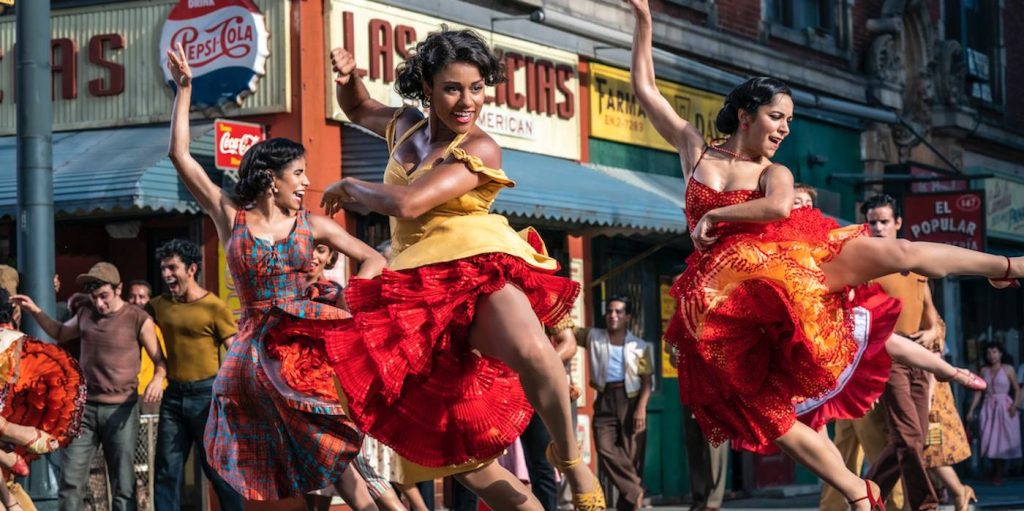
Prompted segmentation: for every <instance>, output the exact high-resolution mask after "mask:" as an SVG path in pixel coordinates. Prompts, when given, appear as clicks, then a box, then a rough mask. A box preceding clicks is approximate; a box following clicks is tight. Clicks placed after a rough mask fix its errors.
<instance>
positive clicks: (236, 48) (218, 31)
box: [171, 16, 255, 67]
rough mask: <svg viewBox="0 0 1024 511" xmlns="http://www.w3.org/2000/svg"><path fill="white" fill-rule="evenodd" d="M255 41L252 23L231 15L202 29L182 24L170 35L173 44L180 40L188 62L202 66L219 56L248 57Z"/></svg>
mask: <svg viewBox="0 0 1024 511" xmlns="http://www.w3.org/2000/svg"><path fill="white" fill-rule="evenodd" d="M254 40H255V39H254V35H253V26H252V24H251V23H246V20H245V19H244V18H242V17H241V16H232V17H230V18H227V19H225V20H223V21H221V22H220V23H217V24H216V25H213V26H212V27H210V28H208V29H206V30H203V31H200V30H199V29H197V28H196V27H194V26H185V27H181V28H180V29H178V31H177V32H174V34H173V35H171V45H172V46H171V47H172V48H173V47H176V46H177V45H178V43H181V46H182V48H183V49H184V50H185V56H186V57H187V58H188V62H189V64H190V65H192V67H202V66H205V65H206V64H209V63H210V62H213V61H215V60H217V59H218V58H220V57H227V58H229V59H240V58H244V57H246V56H247V55H249V53H250V52H251V51H252V47H253V44H254Z"/></svg>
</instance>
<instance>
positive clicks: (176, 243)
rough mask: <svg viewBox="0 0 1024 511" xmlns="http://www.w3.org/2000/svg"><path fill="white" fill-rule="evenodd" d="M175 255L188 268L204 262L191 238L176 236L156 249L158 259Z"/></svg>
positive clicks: (161, 259)
mask: <svg viewBox="0 0 1024 511" xmlns="http://www.w3.org/2000/svg"><path fill="white" fill-rule="evenodd" d="M246 154H248V153H246ZM174 256H178V258H179V259H181V262H182V263H183V264H184V265H185V267H186V268H188V267H189V266H192V265H193V264H195V265H197V266H198V265H200V264H203V254H202V252H200V251H199V247H198V246H196V244H195V243H192V242H191V241H189V240H185V239H181V238H175V239H173V240H170V241H168V242H167V243H164V244H163V245H160V248H157V249H156V260H157V261H163V260H164V259H167V258H169V257H174Z"/></svg>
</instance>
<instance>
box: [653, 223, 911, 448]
mask: <svg viewBox="0 0 1024 511" xmlns="http://www.w3.org/2000/svg"><path fill="white" fill-rule="evenodd" d="M718 234H719V236H720V241H719V242H718V243H716V244H715V245H714V246H713V248H712V249H711V250H710V251H709V252H706V253H694V254H693V255H692V256H691V257H690V258H689V259H688V260H687V263H688V264H689V265H688V267H687V269H686V271H685V272H684V273H683V275H682V276H680V278H679V279H678V280H677V281H676V283H675V285H674V286H673V288H672V295H673V296H674V297H675V298H676V299H677V308H676V313H675V314H674V315H673V317H672V319H671V321H670V322H669V327H668V329H667V331H666V333H665V339H666V341H668V342H670V343H671V344H673V345H674V346H675V347H676V349H677V350H678V352H679V389H680V398H681V400H682V401H683V403H685V404H687V405H688V406H690V408H691V409H692V410H693V412H694V416H695V417H696V419H697V421H698V423H699V424H700V425H701V429H702V430H703V432H704V434H705V435H706V436H707V437H708V439H709V440H710V441H711V442H712V443H714V444H716V445H717V444H721V443H722V442H724V441H725V440H732V441H733V442H734V443H735V444H736V446H737V447H740V448H744V449H748V450H752V451H755V452H765V451H770V450H772V449H773V446H772V442H773V441H774V440H775V439H776V438H778V437H779V436H782V435H783V434H785V433H786V432H787V431H788V430H789V428H791V427H792V426H793V423H794V421H795V420H796V410H795V407H796V406H797V405H798V404H800V403H803V402H804V401H806V400H808V399H816V398H824V401H825V402H826V404H827V406H823V407H822V406H819V407H817V409H816V410H814V411H813V413H812V414H811V415H808V416H807V417H806V420H807V421H808V422H810V423H813V424H817V425H820V424H823V423H824V422H826V421H828V420H831V419H833V418H838V417H856V416H860V415H862V414H863V413H864V412H865V411H866V410H867V409H868V407H869V406H870V404H871V402H873V401H874V400H875V399H877V397H878V395H880V394H881V391H882V389H883V388H884V379H885V378H888V374H889V358H888V354H887V353H886V352H885V349H884V342H885V340H886V339H888V337H889V335H891V333H892V327H893V324H894V322H895V315H898V313H899V309H900V306H899V301H898V300H895V299H892V298H889V297H887V296H886V295H884V294H882V293H881V292H880V291H879V289H878V288H877V287H864V288H858V293H857V298H855V299H854V300H853V301H851V300H849V299H848V297H847V296H846V293H829V292H828V288H827V286H826V284H825V276H824V273H823V272H822V270H821V267H820V265H821V264H823V263H824V262H827V261H829V260H831V259H832V258H833V257H834V256H835V255H836V254H838V253H839V251H840V250H842V247H843V245H844V244H845V243H846V242H847V241H849V240H850V239H853V238H856V237H859V236H864V235H866V234H867V231H866V229H865V227H864V226H851V227H846V228H841V229H840V228H837V226H836V224H835V222H834V221H832V220H829V219H826V218H824V217H823V216H822V215H821V213H820V212H819V211H818V210H816V209H812V208H802V209H797V210H794V211H793V212H792V214H791V216H790V217H789V218H788V219H787V220H783V221H779V222H774V223H771V224H727V225H724V226H721V227H720V231H719V233H718ZM855 305H859V306H861V307H862V308H864V309H866V310H867V309H868V308H867V307H865V305H868V306H870V313H871V315H873V316H874V317H875V318H876V319H877V318H879V317H881V318H884V319H883V320H882V321H876V322H875V324H874V325H873V327H872V328H871V334H870V336H869V337H870V341H871V342H870V343H868V344H863V343H858V341H857V339H856V338H855V335H854V333H855V331H854V329H855V326H856V325H855V319H856V318H855V314H854V306H855ZM894 314H895V315H894ZM865 339H866V340H867V339H868V337H865ZM855 362H857V367H856V371H853V372H852V376H854V378H853V379H851V378H850V374H848V375H847V376H846V377H845V379H846V381H847V382H854V381H856V382H857V383H847V384H845V385H842V384H843V382H844V370H846V369H847V368H848V367H850V366H851V364H854V363H855Z"/></svg>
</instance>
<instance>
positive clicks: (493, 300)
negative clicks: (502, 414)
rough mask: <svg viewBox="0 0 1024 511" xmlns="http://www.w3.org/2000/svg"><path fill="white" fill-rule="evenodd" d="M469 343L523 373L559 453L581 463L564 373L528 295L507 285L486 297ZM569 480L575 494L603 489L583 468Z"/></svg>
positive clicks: (570, 472) (571, 470) (575, 468)
mask: <svg viewBox="0 0 1024 511" xmlns="http://www.w3.org/2000/svg"><path fill="white" fill-rule="evenodd" d="M469 340H470V344H471V345H472V346H473V347H474V348H475V349H477V350H479V351H480V353H483V354H484V355H487V356H491V357H494V358H497V359H498V360H501V361H502V362H504V363H506V364H508V366H509V367H511V368H512V369H513V370H514V371H515V372H517V373H519V378H520V380H521V381H522V385H523V390H524V391H525V392H526V397H527V399H529V400H530V404H532V405H533V408H534V409H535V410H537V413H538V414H539V415H540V418H541V420H543V421H544V426H546V427H547V429H548V431H549V432H550V433H551V440H552V442H553V443H554V445H555V451H556V452H555V454H556V455H557V456H559V457H561V459H562V460H575V459H576V458H578V457H579V455H580V454H579V448H578V447H577V445H576V435H575V430H574V428H573V426H572V418H571V416H570V411H569V387H568V386H567V385H566V384H565V368H564V367H563V366H562V362H561V360H559V358H558V354H557V353H555V349H554V347H552V346H551V341H550V340H549V339H548V337H547V336H546V335H544V330H543V328H541V324H540V322H539V321H537V314H536V313H534V311H533V308H532V307H531V305H530V301H529V300H528V299H527V298H526V295H525V294H523V292H522V291H521V290H520V289H519V288H517V287H515V286H511V285H506V286H505V287H504V288H502V289H501V290H499V291H496V292H494V293H491V294H489V295H486V296H483V297H481V298H480V300H479V301H478V302H477V310H476V316H475V317H474V320H473V326H472V329H471V330H470V334H469ZM565 475H566V477H567V478H568V480H569V485H570V486H571V487H572V489H573V493H574V494H577V495H578V494H583V493H587V492H591V491H593V490H596V489H598V488H599V484H598V483H597V478H595V477H594V474H593V473H592V472H591V471H590V468H589V467H587V466H586V465H585V464H583V463H578V464H576V465H575V466H573V467H572V468H569V469H568V470H566V471H565ZM488 505H490V503H488Z"/></svg>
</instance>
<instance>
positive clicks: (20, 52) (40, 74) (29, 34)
mask: <svg viewBox="0 0 1024 511" xmlns="http://www.w3.org/2000/svg"><path fill="white" fill-rule="evenodd" d="M15 10H16V16H17V20H16V31H17V39H16V40H17V55H16V58H17V61H18V65H17V73H16V75H17V78H16V79H17V83H18V88H17V95H18V98H17V112H18V113H17V116H18V120H17V144H18V216H17V224H18V225H17V229H18V270H19V271H20V272H21V275H22V278H23V280H22V292H24V293H25V294H27V295H29V296H31V297H32V298H33V299H35V301H36V303H38V304H39V306H40V307H42V308H43V310H44V311H46V313H47V314H49V315H50V316H53V313H54V309H55V304H54V299H55V297H54V290H53V274H54V255H53V248H54V237H53V148H52V143H53V140H52V129H53V126H52V124H53V104H52V102H51V95H50V94H51V92H50V89H51V86H50V0H28V1H23V2H18V5H17V7H16V8H15ZM22 328H23V330H24V331H25V333H27V334H29V335H32V336H33V337H38V338H40V339H46V338H47V337H46V335H45V333H44V332H43V331H42V329H41V328H39V325H37V324H36V323H35V321H33V320H32V318H31V317H28V318H25V320H24V321H23V325H22ZM31 470H32V475H31V476H29V478H28V483H27V485H28V488H27V489H28V493H29V495H30V496H31V497H32V500H33V501H35V504H36V507H37V508H39V509H40V510H51V509H53V510H55V509H57V484H56V480H55V478H54V477H53V474H52V472H51V470H50V464H49V463H48V462H47V460H46V459H45V458H43V459H40V460H38V461H35V462H33V463H32V467H31Z"/></svg>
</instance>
